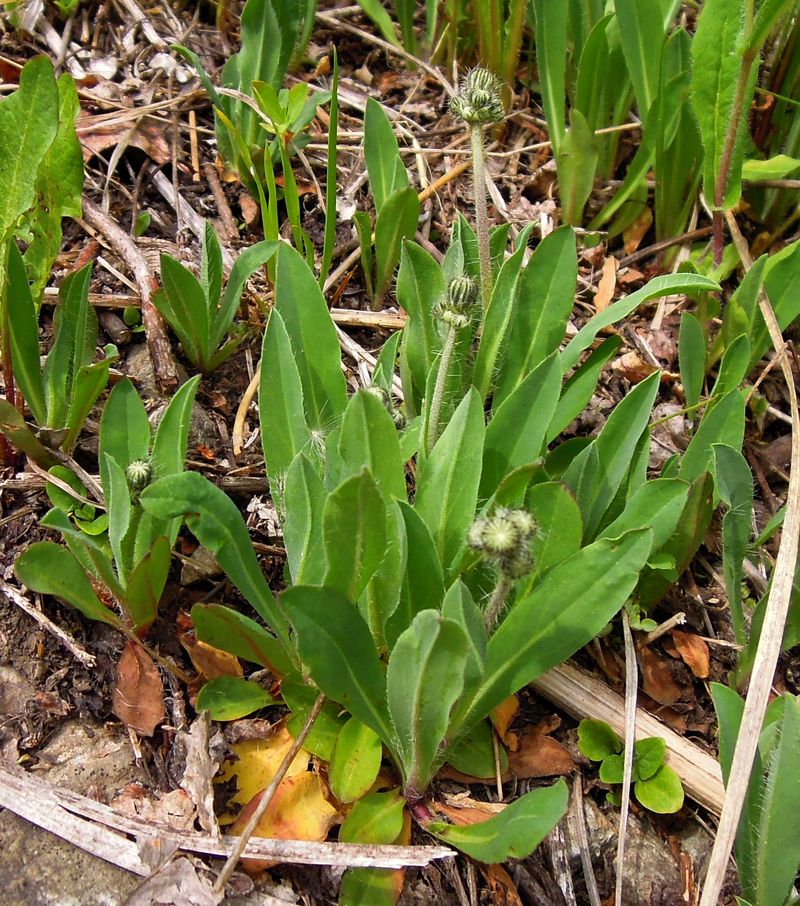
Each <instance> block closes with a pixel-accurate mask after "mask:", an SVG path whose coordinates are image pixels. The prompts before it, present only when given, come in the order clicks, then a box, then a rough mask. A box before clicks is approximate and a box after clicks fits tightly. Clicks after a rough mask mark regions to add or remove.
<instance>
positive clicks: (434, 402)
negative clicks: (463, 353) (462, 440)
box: [425, 324, 456, 453]
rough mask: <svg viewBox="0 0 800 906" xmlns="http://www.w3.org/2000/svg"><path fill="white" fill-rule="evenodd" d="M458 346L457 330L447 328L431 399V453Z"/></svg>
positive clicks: (427, 444)
mask: <svg viewBox="0 0 800 906" xmlns="http://www.w3.org/2000/svg"><path fill="white" fill-rule="evenodd" d="M455 346H456V329H455V327H453V325H452V324H450V325H448V327H447V336H446V337H445V338H444V346H443V347H442V358H441V360H440V361H439V371H438V372H437V374H436V385H435V386H434V388H433V397H432V399H431V411H430V412H429V413H428V425H427V431H426V432H425V433H426V438H425V450H426V452H428V453H430V452H431V450H432V449H433V445H434V444H435V443H436V440H437V438H438V437H439V419H440V418H441V414H442V401H443V400H444V388H445V385H446V384H447V373H448V372H449V371H450V362H451V360H452V358H453V350H454V349H455Z"/></svg>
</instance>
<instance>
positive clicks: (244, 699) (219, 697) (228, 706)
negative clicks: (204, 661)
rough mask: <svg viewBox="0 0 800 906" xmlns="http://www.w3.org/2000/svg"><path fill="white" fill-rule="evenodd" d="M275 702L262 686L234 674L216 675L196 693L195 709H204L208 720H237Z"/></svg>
mask: <svg viewBox="0 0 800 906" xmlns="http://www.w3.org/2000/svg"><path fill="white" fill-rule="evenodd" d="M276 704H278V702H277V700H276V699H274V698H273V697H272V696H271V695H270V694H269V692H267V691H266V689H262V688H261V686H259V685H258V684H257V683H251V682H248V681H247V680H245V679H241V677H238V676H218V677H215V678H214V679H212V680H209V681H208V682H207V683H206V684H205V685H204V686H203V688H202V689H201V690H200V691H199V692H198V693H197V701H196V702H195V710H196V711H197V712H198V714H199V713H200V712H202V711H208V712H209V714H210V716H211V720H238V719H239V718H240V717H247V715H248V714H252V713H253V712H254V711H259V710H260V709H261V708H267V707H268V706H269V705H276Z"/></svg>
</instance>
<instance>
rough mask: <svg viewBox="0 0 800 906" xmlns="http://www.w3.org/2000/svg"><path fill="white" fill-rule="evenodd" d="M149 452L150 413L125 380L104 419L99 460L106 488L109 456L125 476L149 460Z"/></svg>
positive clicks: (110, 398)
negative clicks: (135, 465)
mask: <svg viewBox="0 0 800 906" xmlns="http://www.w3.org/2000/svg"><path fill="white" fill-rule="evenodd" d="M149 452H150V422H149V421H148V419H147V412H146V411H145V408H144V404H143V403H142V401H141V400H140V399H139V394H138V393H137V392H136V390H135V388H134V386H133V384H132V383H131V382H130V381H129V380H128V379H127V378H124V379H123V380H121V381H120V382H119V383H118V384H115V385H114V388H113V389H112V391H111V393H109V395H108V400H107V401H106V404H105V406H104V407H103V414H102V416H101V417H100V448H99V454H98V460H99V466H100V481H101V483H102V485H103V487H106V485H107V483H108V469H107V467H106V459H105V456H106V454H108V455H109V456H110V457H111V458H112V459H113V460H114V461H115V462H116V463H117V465H118V466H119V467H120V469H122V471H123V472H124V471H125V469H127V468H128V466H129V465H130V464H131V463H132V462H133V461H134V460H136V459H147V457H148V455H149Z"/></svg>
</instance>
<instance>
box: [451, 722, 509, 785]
mask: <svg viewBox="0 0 800 906" xmlns="http://www.w3.org/2000/svg"><path fill="white" fill-rule="evenodd" d="M493 735H494V731H493V729H492V726H491V724H490V723H489V722H488V721H486V720H482V721H479V722H478V723H477V724H475V726H474V727H473V728H472V729H471V730H470V731H469V732H468V733H466V734H464V736H462V737H461V738H460V739H459V741H458V744H457V745H455V746H451V747H450V748H448V749H447V750H446V751H445V753H444V761H445V762H446V763H447V764H449V765H450V766H451V767H453V768H455V769H456V770H457V771H460V772H461V773H462V774H466V775H467V776H469V777H480V778H487V779H488V778H492V779H494V778H495V777H496V776H497V761H496V758H495V747H494V740H493V738H492V737H493ZM497 754H498V755H499V756H500V773H501V774H504V773H505V772H506V771H507V770H508V753H507V752H506V750H505V748H504V747H503V746H500V747H499V749H498V752H497Z"/></svg>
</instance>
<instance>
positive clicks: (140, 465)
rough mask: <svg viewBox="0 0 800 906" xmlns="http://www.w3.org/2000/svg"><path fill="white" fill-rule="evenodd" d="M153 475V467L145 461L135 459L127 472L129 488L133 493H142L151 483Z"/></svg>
mask: <svg viewBox="0 0 800 906" xmlns="http://www.w3.org/2000/svg"><path fill="white" fill-rule="evenodd" d="M152 474H153V469H152V466H151V465H150V463H149V462H146V461H145V460H144V459H134V461H133V462H132V463H131V464H130V465H129V466H128V468H127V469H126V470H125V477H126V478H127V479H128V487H129V488H130V489H131V490H132V491H141V490H142V489H143V488H145V487H147V485H148V484H149V483H150V478H151V476H152Z"/></svg>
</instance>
